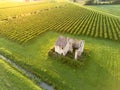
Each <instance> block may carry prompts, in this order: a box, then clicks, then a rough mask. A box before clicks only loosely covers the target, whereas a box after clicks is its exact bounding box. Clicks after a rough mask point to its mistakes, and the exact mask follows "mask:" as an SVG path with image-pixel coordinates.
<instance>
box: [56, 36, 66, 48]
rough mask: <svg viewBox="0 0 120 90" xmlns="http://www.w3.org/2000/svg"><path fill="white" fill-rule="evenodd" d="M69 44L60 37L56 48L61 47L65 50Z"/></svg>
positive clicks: (64, 38)
mask: <svg viewBox="0 0 120 90" xmlns="http://www.w3.org/2000/svg"><path fill="white" fill-rule="evenodd" d="M66 44H67V38H66V37H63V36H60V37H59V38H58V40H57V42H56V44H55V45H56V46H60V47H61V48H64V47H65V46H66Z"/></svg>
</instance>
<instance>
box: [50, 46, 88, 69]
mask: <svg viewBox="0 0 120 90" xmlns="http://www.w3.org/2000/svg"><path fill="white" fill-rule="evenodd" d="M48 55H49V56H50V57H52V58H53V59H54V60H57V61H60V62H62V63H63V64H66V65H69V66H71V67H73V68H80V67H82V66H83V65H84V64H85V61H86V60H87V58H88V56H89V50H86V49H85V50H84V52H83V53H82V56H81V57H79V58H78V60H75V59H74V53H70V52H69V53H68V54H67V55H66V56H63V55H59V54H57V53H56V52H55V51H54V48H53V49H51V50H50V51H49V53H48Z"/></svg>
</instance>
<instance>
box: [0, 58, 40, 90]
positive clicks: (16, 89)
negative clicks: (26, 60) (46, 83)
mask: <svg viewBox="0 0 120 90" xmlns="http://www.w3.org/2000/svg"><path fill="white" fill-rule="evenodd" d="M0 90H42V89H40V88H39V87H38V86H36V85H35V84H34V83H33V82H31V81H30V80H29V79H28V78H26V77H24V76H23V75H21V74H20V73H19V72H17V71H16V70H15V69H14V68H12V67H10V66H9V65H8V64H7V63H5V62H4V61H3V60H1V59H0Z"/></svg>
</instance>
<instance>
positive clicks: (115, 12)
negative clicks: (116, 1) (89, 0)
mask: <svg viewBox="0 0 120 90" xmlns="http://www.w3.org/2000/svg"><path fill="white" fill-rule="evenodd" d="M85 7H88V8H90V9H92V10H97V11H100V12H102V13H103V12H104V13H107V14H110V15H112V16H115V17H118V18H120V9H119V8H120V5H85Z"/></svg>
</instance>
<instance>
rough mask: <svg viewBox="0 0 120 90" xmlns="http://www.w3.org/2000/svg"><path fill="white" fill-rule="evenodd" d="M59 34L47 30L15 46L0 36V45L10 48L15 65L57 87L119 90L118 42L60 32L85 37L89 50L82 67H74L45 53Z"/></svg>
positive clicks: (119, 50)
mask: <svg viewBox="0 0 120 90" xmlns="http://www.w3.org/2000/svg"><path fill="white" fill-rule="evenodd" d="M59 35H61V34H58V33H54V32H48V33H44V34H41V35H40V37H38V38H36V39H34V40H32V41H30V42H28V43H26V44H25V45H19V44H17V43H14V42H10V41H7V40H5V39H3V38H0V42H1V43H0V47H1V48H5V49H6V50H8V51H10V52H11V53H12V55H13V56H15V57H16V58H17V59H16V60H15V61H16V62H17V63H18V64H20V65H21V66H23V67H24V68H26V69H28V70H30V71H31V72H33V73H34V74H36V75H37V76H39V77H41V78H42V79H43V80H45V81H47V82H49V83H52V84H53V86H56V87H57V88H58V89H59V90H80V89H82V90H88V89H89V90H98V89H102V90H119V88H120V86H119V83H120V62H119V60H120V54H119V53H120V45H119V43H117V42H113V41H108V40H102V39H95V38H88V37H85V36H74V35H69V34H63V35H65V36H70V37H73V38H77V39H84V40H85V42H86V43H85V48H88V49H89V50H90V51H91V54H90V57H89V58H88V61H87V62H86V63H85V66H83V67H81V68H78V69H74V68H71V67H69V66H67V65H66V64H62V63H60V62H58V61H55V60H52V58H51V57H48V52H49V50H50V49H51V48H53V46H54V43H55V41H56V39H57V38H58V36H59Z"/></svg>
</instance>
